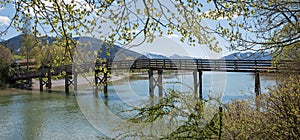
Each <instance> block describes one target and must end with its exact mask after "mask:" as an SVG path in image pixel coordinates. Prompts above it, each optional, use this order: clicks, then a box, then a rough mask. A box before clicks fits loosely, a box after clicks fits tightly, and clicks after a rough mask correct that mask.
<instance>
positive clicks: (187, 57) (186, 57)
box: [169, 54, 196, 59]
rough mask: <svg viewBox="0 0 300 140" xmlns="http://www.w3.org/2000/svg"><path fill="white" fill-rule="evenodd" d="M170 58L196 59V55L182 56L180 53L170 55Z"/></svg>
mask: <svg viewBox="0 0 300 140" xmlns="http://www.w3.org/2000/svg"><path fill="white" fill-rule="evenodd" d="M169 58H170V59H196V58H195V57H191V56H181V55H178V54H173V55H171V56H169Z"/></svg>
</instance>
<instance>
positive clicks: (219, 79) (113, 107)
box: [0, 73, 276, 140]
mask: <svg viewBox="0 0 300 140" xmlns="http://www.w3.org/2000/svg"><path fill="white" fill-rule="evenodd" d="M142 77H143V76H142ZM260 78H261V85H262V92H266V91H267V90H266V87H268V86H272V85H275V84H276V81H275V80H274V78H271V77H270V76H263V75H261V77H260ZM148 82H149V81H148V79H146V78H139V79H133V78H130V79H124V80H121V81H118V82H113V83H112V85H111V86H109V97H108V99H105V98H104V97H103V94H101V93H100V94H99V97H98V98H96V97H95V96H94V95H93V94H92V93H93V89H92V88H91V87H88V86H86V87H84V88H82V89H80V91H79V92H78V93H79V94H80V98H78V97H79V96H77V98H76V96H65V95H64V92H52V93H42V94H40V93H39V92H37V91H21V90H5V91H4V90H3V91H0V92H1V93H0V140H2V139H3V140H10V139H12V140H19V139H28V140H34V139H37V140H40V139H46V140H48V139H103V138H105V137H106V136H109V135H107V134H108V133H109V131H108V130H106V129H110V128H111V127H108V125H110V124H113V122H109V121H103V120H107V119H103V118H102V119H101V117H105V116H109V115H107V114H106V113H103V112H108V113H109V111H110V112H112V113H113V114H115V115H117V113H118V112H119V111H120V110H122V109H124V108H125V109H126V108H130V106H134V105H137V102H139V101H140V100H142V99H147V98H148ZM163 82H164V88H165V89H174V90H179V91H182V92H191V90H192V89H190V88H189V87H193V76H192V75H191V73H181V74H172V75H165V76H164V78H163ZM175 82H178V83H175ZM182 83H185V85H183V84H182ZM203 93H204V98H208V95H210V96H214V95H222V94H221V93H224V94H223V96H222V98H221V99H222V102H223V103H225V102H229V101H230V100H231V99H234V98H239V99H246V98H247V97H248V96H253V95H254V94H253V93H254V75H253V74H251V73H226V74H224V73H204V74H203ZM156 95H157V93H156ZM98 100H101V101H104V104H99V103H97V101H98ZM95 101H96V102H95ZM91 108H92V109H91ZM103 108H107V109H108V110H105V111H99V112H98V111H97V110H103ZM89 110H92V111H91V112H89V114H94V115H90V116H88V115H87V112H88V111H89ZM93 116H96V119H97V118H99V120H98V121H94V122H93V121H91V120H90V118H91V117H93ZM120 117H121V116H120ZM87 118H88V119H87ZM94 119H95V118H94ZM95 123H97V124H96V125H95ZM99 123H100V124H99Z"/></svg>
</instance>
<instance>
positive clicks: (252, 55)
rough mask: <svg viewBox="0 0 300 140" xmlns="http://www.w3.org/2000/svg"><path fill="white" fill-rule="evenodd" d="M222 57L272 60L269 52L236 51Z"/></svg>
mask: <svg viewBox="0 0 300 140" xmlns="http://www.w3.org/2000/svg"><path fill="white" fill-rule="evenodd" d="M223 58H224V59H225V60H272V56H271V53H270V52H236V53H232V54H229V55H227V56H224V57H223Z"/></svg>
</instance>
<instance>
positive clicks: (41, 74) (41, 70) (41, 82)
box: [39, 66, 44, 92]
mask: <svg viewBox="0 0 300 140" xmlns="http://www.w3.org/2000/svg"><path fill="white" fill-rule="evenodd" d="M43 69H44V66H42V67H41V69H40V76H39V81H40V91H41V92H42V91H43V85H44V81H43Z"/></svg>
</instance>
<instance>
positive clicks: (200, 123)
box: [118, 90, 221, 139]
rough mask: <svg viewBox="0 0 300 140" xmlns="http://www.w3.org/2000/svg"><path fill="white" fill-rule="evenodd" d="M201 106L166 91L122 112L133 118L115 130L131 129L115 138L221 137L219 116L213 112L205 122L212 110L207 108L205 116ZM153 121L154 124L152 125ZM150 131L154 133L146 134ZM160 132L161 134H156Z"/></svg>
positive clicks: (185, 97) (189, 99)
mask: <svg viewBox="0 0 300 140" xmlns="http://www.w3.org/2000/svg"><path fill="white" fill-rule="evenodd" d="M205 106H208V104H207V102H204V101H200V100H198V99H195V98H194V97H193V96H192V95H187V94H183V93H181V92H178V91H174V90H169V91H168V94H166V96H165V97H162V98H160V99H154V100H152V102H150V103H147V104H146V105H143V106H141V107H135V108H133V109H132V110H127V111H125V112H128V111H129V112H130V113H133V114H135V115H134V116H131V117H129V119H128V123H126V124H124V126H121V127H120V128H119V129H121V130H124V128H125V127H126V128H131V129H128V131H125V132H123V133H121V134H120V136H119V137H118V138H127V137H129V138H130V137H138V138H146V139H149V138H151V139H217V138H219V137H220V136H221V120H220V119H221V113H213V114H212V116H211V118H210V119H207V118H209V117H207V116H208V114H210V113H212V112H213V111H212V110H214V109H213V108H210V111H209V112H210V113H208V112H207V111H205V109H207V108H206V107H205ZM157 122H158V125H155V123H157ZM149 125H151V126H152V125H153V128H148V129H146V132H144V131H142V130H143V129H145V128H147V127H146V126H149ZM137 126H138V127H137ZM166 126H168V127H166ZM149 129H150V130H149ZM151 129H154V130H155V132H156V133H155V132H154V134H147V132H149V131H151ZM160 130H161V131H162V132H161V133H159V132H157V131H160Z"/></svg>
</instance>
